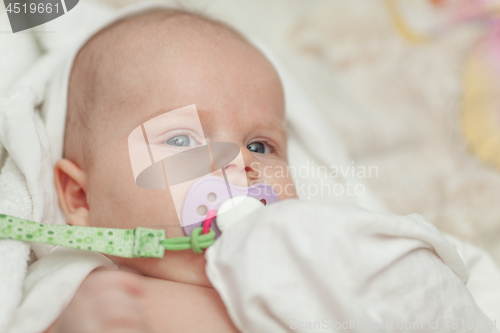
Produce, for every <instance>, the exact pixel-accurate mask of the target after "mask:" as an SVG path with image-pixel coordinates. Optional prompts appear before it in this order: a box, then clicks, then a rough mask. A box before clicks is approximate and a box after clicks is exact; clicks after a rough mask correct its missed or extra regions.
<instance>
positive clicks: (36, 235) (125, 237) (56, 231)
mask: <svg viewBox="0 0 500 333" xmlns="http://www.w3.org/2000/svg"><path fill="white" fill-rule="evenodd" d="M199 229H200V231H201V227H200V228H199ZM214 237H215V232H213V231H212V232H210V233H208V234H203V235H202V234H201V232H196V233H194V232H193V236H192V237H177V238H169V239H166V238H165V230H157V229H148V228H141V227H138V228H135V229H114V228H95V227H76V226H71V225H52V224H42V223H37V222H32V221H28V220H23V219H20V218H17V217H14V216H9V215H4V214H0V239H12V240H19V241H23V242H35V243H43V244H51V245H58V246H63V247H69V248H73V249H79V250H87V251H94V252H100V253H104V254H109V255H113V256H118V257H123V258H163V254H164V251H165V250H171V251H180V250H188V249H193V251H194V252H196V253H201V252H202V251H203V249H205V248H207V247H208V246H210V245H212V244H213V242H214Z"/></svg>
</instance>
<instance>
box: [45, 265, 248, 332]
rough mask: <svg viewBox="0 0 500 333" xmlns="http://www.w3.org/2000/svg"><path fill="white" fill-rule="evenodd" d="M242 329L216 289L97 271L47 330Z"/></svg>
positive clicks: (152, 330)
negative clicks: (229, 313)
mask: <svg viewBox="0 0 500 333" xmlns="http://www.w3.org/2000/svg"><path fill="white" fill-rule="evenodd" d="M200 329H203V332H221V333H224V332H228V333H229V332H238V331H237V329H236V328H235V327H234V325H233V323H232V322H231V320H230V319H229V316H228V314H227V312H226V309H225V307H224V305H223V304H222V301H221V300H220V298H219V295H218V294H217V292H216V291H215V290H214V289H211V288H202V287H196V286H191V285H187V284H182V283H175V282H170V281H165V280H159V279H154V278H149V277H144V276H140V275H136V274H133V273H128V272H123V271H94V272H92V273H91V274H90V275H89V276H88V277H87V278H86V279H85V281H84V282H83V283H82V285H81V286H80V288H79V289H78V291H77V293H76V294H75V297H74V298H73V300H72V301H71V303H70V305H69V306H68V307H67V308H66V310H65V311H64V313H63V314H62V315H61V316H60V317H59V319H58V320H57V321H56V322H55V323H54V324H53V325H52V326H51V327H50V328H49V329H48V330H47V331H46V332H45V333H73V332H75V333H76V332H78V333H90V332H92V333H100V332H106V333H108V332H110V333H112V332H120V333H124V332H134V333H135V332H136V333H156V332H158V333H159V332H161V333H164V332H166V333H168V332H187V333H188V332H199V331H200Z"/></svg>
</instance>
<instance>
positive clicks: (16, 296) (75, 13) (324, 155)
mask: <svg viewBox="0 0 500 333" xmlns="http://www.w3.org/2000/svg"><path fill="white" fill-rule="evenodd" d="M139 8H140V7H139ZM135 10H138V8H135V9H130V11H131V12H133V11H135ZM119 15H122V14H121V13H120V14H117V13H116V12H114V11H113V10H110V9H109V8H106V7H103V6H100V5H96V4H94V3H92V2H90V1H85V2H80V3H79V4H78V6H77V7H76V8H75V9H73V10H72V11H70V12H69V13H67V14H65V15H64V16H62V17H60V18H58V19H56V20H54V21H52V22H49V23H47V24H45V25H43V26H41V27H39V28H38V29H37V30H39V31H40V34H38V35H30V34H17V35H15V36H11V35H8V34H2V35H0V48H1V50H2V52H1V53H0V66H1V67H0V68H1V70H2V73H1V74H2V75H0V88H1V89H3V90H2V91H0V94H1V96H2V99H1V100H0V167H1V170H0V184H2V186H1V187H0V210H1V212H2V213H8V214H12V215H18V216H20V217H23V218H28V219H33V220H35V221H38V222H44V223H65V221H64V219H63V218H62V215H61V212H60V210H59V207H58V205H57V200H56V197H55V191H54V185H53V178H52V177H53V176H52V166H53V163H54V162H55V161H57V159H58V158H60V157H61V155H62V144H63V142H62V137H63V133H64V119H65V107H66V92H67V80H68V77H69V70H70V68H71V62H72V57H73V56H74V54H75V53H76V51H77V50H78V48H79V47H80V45H82V43H83V42H84V41H85V39H86V38H88V37H89V36H90V35H91V34H92V32H93V31H95V29H98V28H99V26H102V25H104V24H105V23H106V22H108V21H110V20H112V19H113V18H114V17H118V16H119ZM6 20H7V19H6V15H5V13H4V14H3V15H2V16H0V26H2V27H3V28H4V30H7V29H8V26H7V23H6V22H7V21H6ZM14 37H15V38H14ZM275 64H276V65H278V63H277V61H275ZM278 67H280V66H279V65H278ZM280 75H281V76H282V78H283V83H284V87H285V94H286V99H287V113H288V125H289V128H290V140H289V147H290V148H289V149H290V164H291V165H292V166H294V167H295V168H297V169H298V168H300V167H301V166H306V165H307V163H311V162H312V161H314V162H315V164H316V165H317V166H320V165H325V166H336V167H339V168H344V170H346V169H348V168H349V167H351V163H350V161H349V160H348V158H347V155H346V154H345V152H344V149H343V146H342V144H341V143H340V141H339V140H338V139H337V137H336V135H335V133H334V131H333V130H332V129H331V128H330V127H329V125H328V122H327V121H325V119H324V118H323V117H322V115H321V113H320V112H319V110H318V109H317V108H316V107H315V106H314V104H313V103H311V101H310V100H309V98H308V97H307V96H306V95H305V94H304V93H303V91H302V90H301V89H300V88H299V87H298V85H297V84H296V83H295V82H294V81H293V79H292V78H291V77H290V76H289V75H287V74H286V72H285V71H284V70H283V69H281V68H280ZM2 146H3V147H4V148H5V149H3V148H2ZM340 176H341V177H340V178H330V177H328V175H322V176H318V174H317V173H316V176H315V177H300V175H299V177H298V178H297V179H296V182H297V185H299V188H302V189H303V190H302V191H299V195H300V196H301V197H302V198H303V199H309V200H313V201H324V202H335V201H344V202H352V203H356V204H359V205H361V206H363V207H366V208H370V209H372V210H376V211H383V210H384V207H383V205H382V204H381V203H380V202H379V201H378V200H377V199H376V198H375V197H374V196H373V195H372V194H371V192H370V191H369V189H368V188H366V191H365V192H364V194H363V195H360V196H358V195H351V196H349V195H347V194H346V195H344V196H323V195H321V193H311V192H308V191H307V189H308V187H307V185H309V184H312V185H318V184H321V181H322V180H323V181H325V182H327V183H328V184H329V185H330V187H331V186H334V185H336V184H338V185H340V186H346V184H348V183H350V184H351V186H352V185H355V184H362V182H361V181H360V180H359V179H356V177H355V176H354V175H352V174H351V173H347V174H345V176H344V177H342V175H340ZM301 185H302V186H303V187H300V186H301ZM304 185H305V187H304ZM344 193H347V191H344ZM304 213H305V212H304ZM225 238H226V239H231V238H230V237H225ZM284 239H286V238H284ZM235 242H236V243H239V242H240V241H238V240H235ZM220 244H223V243H220ZM466 248H468V247H466ZM32 249H33V250H35V251H36V254H37V255H38V257H39V258H42V257H43V259H41V260H39V261H37V262H36V263H35V264H33V265H31V266H30V268H29V270H28V273H29V274H28V277H27V278H26V279H25V280H24V275H25V272H26V261H27V259H28V247H27V246H26V245H24V244H21V243H17V242H12V241H0V283H1V284H0V299H2V302H1V303H0V331H1V332H20V333H27V332H42V331H43V330H45V329H46V328H47V326H48V325H49V324H50V323H51V322H52V321H53V320H55V319H56V318H57V317H58V315H59V314H60V312H61V311H62V309H63V308H64V307H65V306H66V304H68V302H69V301H70V300H71V298H72V295H73V294H74V292H75V291H76V289H77V288H78V286H79V284H80V282H81V281H82V280H83V278H85V276H86V275H87V274H88V273H89V272H90V271H92V269H94V268H95V267H97V266H99V265H111V263H110V262H109V261H106V260H105V258H104V257H102V256H100V255H89V254H88V253H84V252H79V251H70V252H67V251H64V250H56V251H53V252H51V253H50V254H47V253H48V252H49V251H50V248H48V247H43V246H32ZM212 252H213V253H216V250H214V251H211V252H210V253H212ZM318 253H321V251H319V252H318ZM479 257H480V258H481V260H480V263H485V264H484V265H482V266H481V265H476V266H477V267H480V271H481V272H486V271H487V270H489V271H493V272H496V268H495V267H494V266H491V265H489V263H488V260H487V259H486V260H485V259H484V258H487V257H485V256H484V255H483V254H481V255H480V256H479ZM63 259H64V260H63ZM292 259H293V258H290V260H292ZM61 260H62V261H61ZM211 260H212V261H213V257H212V259H211ZM221 260H223V257H221ZM57 261H60V265H59V266H57V267H56V268H57V269H54V265H53V264H54V262H57ZM221 262H223V261H221ZM249 263H250V262H249ZM361 264H362V262H360V265H361ZM483 266H484V267H483ZM75 267H79V269H73V268H75ZM235 268H237V267H235ZM285 271H287V269H284V272H285ZM495 274H496V273H495ZM479 275H481V274H479ZM311 277H313V276H311ZM60 281H66V282H67V283H63V284H62V283H60ZM477 281H479V282H478V284H481V283H482V282H481V281H480V279H477ZM215 284H216V286H217V287H218V289H219V288H220V286H219V284H220V283H219V282H217V281H216V283H215ZM243 287H244V285H228V288H234V289H233V292H234V293H235V294H238V292H239V289H238V288H243ZM47 290H57V291H58V292H57V293H56V292H54V293H52V294H51V295H52V297H51V298H50V299H49V298H47V294H46V291H47ZM257 292H258V290H257ZM486 292H491V290H490V289H487V288H485V289H483V293H486ZM221 293H224V291H223V290H222V289H221ZM224 300H225V302H226V305H227V306H228V309H229V312H230V313H231V315H232V317H233V319H234V320H235V321H236V322H237V323H238V322H239V321H241V319H239V318H238V317H236V316H234V313H235V312H236V311H237V310H236V309H238V308H240V309H241V308H245V307H246V303H244V302H243V303H240V304H239V305H237V304H234V303H231V302H229V301H228V299H227V297H224ZM497 300H498V298H496V296H495V297H493V298H492V299H490V302H491V303H494V302H496V301H497ZM467 304H469V303H467ZM496 304H498V303H496ZM488 309H489V308H488ZM485 311H486V310H485ZM30 319H31V320H30ZM282 320H284V319H282ZM256 324H257V323H256Z"/></svg>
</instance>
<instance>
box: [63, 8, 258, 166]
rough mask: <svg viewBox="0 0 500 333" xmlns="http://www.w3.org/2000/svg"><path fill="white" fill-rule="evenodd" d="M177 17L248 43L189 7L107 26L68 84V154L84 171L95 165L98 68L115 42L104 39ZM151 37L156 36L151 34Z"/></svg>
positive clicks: (87, 48) (161, 10) (186, 23)
mask: <svg viewBox="0 0 500 333" xmlns="http://www.w3.org/2000/svg"><path fill="white" fill-rule="evenodd" d="M174 17H177V18H179V17H185V18H186V20H180V24H182V25H183V26H182V27H183V28H189V27H190V26H193V29H196V28H197V27H199V26H196V27H195V24H194V23H195V22H198V23H199V22H202V23H206V24H209V25H211V26H213V27H217V28H220V29H214V31H225V32H229V33H230V34H232V35H233V37H236V38H237V39H240V40H241V41H243V42H245V43H248V41H247V39H246V38H245V37H243V35H241V34H240V33H239V32H237V31H236V30H235V29H233V28H232V27H230V26H229V25H227V24H225V23H224V22H222V21H218V20H216V19H213V18H210V17H209V16H207V15H206V14H202V13H200V12H195V11H193V10H185V9H174V8H154V9H151V10H147V11H144V12H140V13H138V14H134V15H130V16H126V17H123V18H121V19H119V20H117V21H115V22H113V23H111V24H110V25H108V26H106V27H105V28H103V29H102V30H100V31H99V32H98V33H96V34H95V35H94V36H92V37H91V38H90V39H89V40H88V41H87V42H86V44H85V45H84V46H83V47H82V48H81V49H80V51H79V52H78V54H77V56H76V58H75V61H74V63H73V68H72V71H71V76H70V82H69V87H68V105H67V116H66V130H65V136H64V153H63V155H64V157H66V158H68V159H70V160H72V161H73V162H74V163H76V164H77V165H78V166H79V167H80V168H83V169H84V170H88V169H89V168H90V167H91V166H92V154H91V147H92V141H91V138H92V136H91V134H92V132H93V131H95V128H94V126H92V124H91V115H92V114H93V109H94V108H95V104H96V101H98V100H102V98H103V97H102V96H99V92H97V91H96V84H97V82H98V79H99V76H98V71H99V69H100V66H101V64H100V63H101V59H102V57H103V55H104V54H105V52H106V49H107V48H110V47H111V45H110V44H112V43H113V39H111V40H110V39H109V38H108V40H107V43H106V42H103V40H104V36H107V35H110V34H113V33H115V37H116V36H118V37H119V36H120V33H121V32H122V30H124V29H126V28H139V27H145V26H148V25H150V26H151V25H155V24H158V23H161V22H166V21H168V20H170V19H171V18H174ZM130 25H131V26H132V27H130ZM151 38H155V37H153V36H151ZM70 92H71V93H70Z"/></svg>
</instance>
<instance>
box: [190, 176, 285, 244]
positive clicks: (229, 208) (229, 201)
mask: <svg viewBox="0 0 500 333" xmlns="http://www.w3.org/2000/svg"><path fill="white" fill-rule="evenodd" d="M277 201H279V199H278V195H277V194H276V192H275V191H274V190H273V188H272V187H271V186H269V185H266V184H262V183H260V184H255V185H252V186H250V187H247V188H245V187H240V186H235V185H233V184H228V183H226V182H225V180H224V179H222V178H220V177H206V178H203V179H201V180H200V181H198V182H197V183H196V184H194V185H193V187H191V189H190V191H189V193H188V195H187V196H186V199H185V202H184V207H183V209H182V222H181V223H182V228H183V229H184V233H185V234H186V235H191V232H192V231H193V229H195V228H198V227H200V226H202V224H203V222H204V220H205V219H206V218H207V216H209V217H212V215H215V217H214V218H213V220H212V223H211V226H210V228H211V229H213V230H214V231H215V237H216V238H217V237H219V236H220V234H221V232H224V231H225V230H227V229H228V228H229V227H230V226H231V225H232V224H234V223H235V222H237V221H238V220H240V219H242V218H244V217H245V216H247V215H249V214H250V213H252V212H254V211H255V210H257V209H259V208H261V207H264V206H266V205H267V204H271V203H273V202H277ZM209 213H210V214H209ZM214 222H215V223H214Z"/></svg>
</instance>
